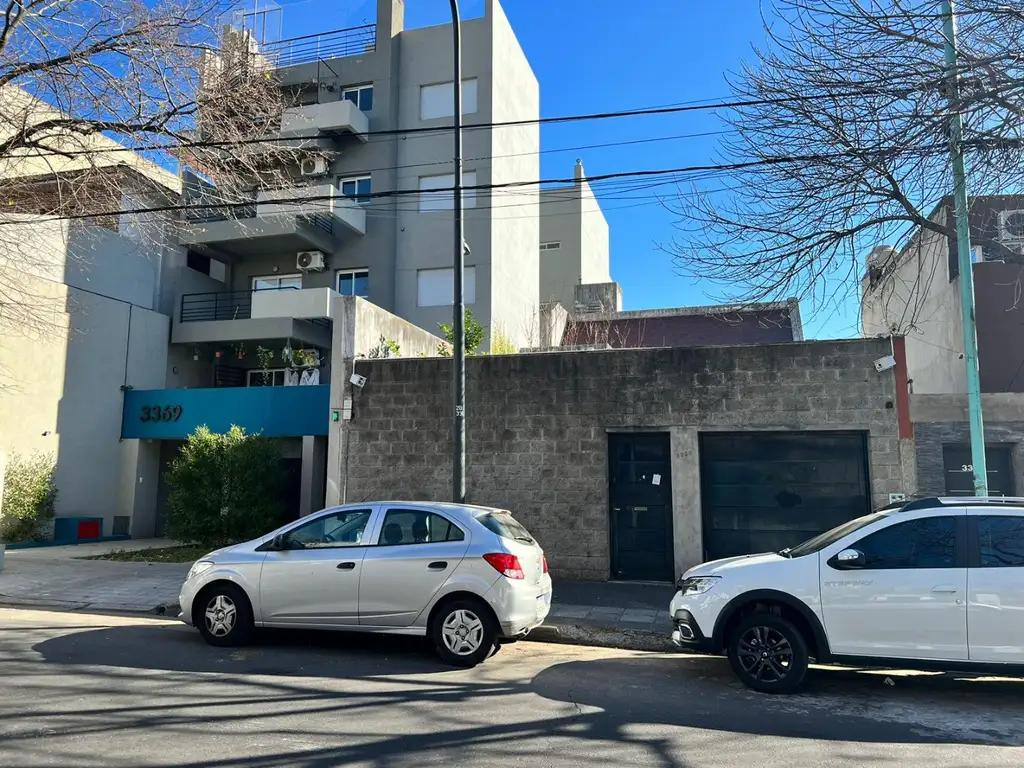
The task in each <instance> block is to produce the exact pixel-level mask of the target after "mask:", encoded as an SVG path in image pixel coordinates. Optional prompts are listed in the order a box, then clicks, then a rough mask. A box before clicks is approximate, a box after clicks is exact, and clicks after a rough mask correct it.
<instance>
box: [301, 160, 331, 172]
mask: <svg viewBox="0 0 1024 768" xmlns="http://www.w3.org/2000/svg"><path fill="white" fill-rule="evenodd" d="M327 170H328V166H327V158H326V157H304V158H303V159H302V161H301V162H300V163H299V173H301V174H302V175H303V176H326V175H327Z"/></svg>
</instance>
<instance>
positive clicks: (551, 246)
mask: <svg viewBox="0 0 1024 768" xmlns="http://www.w3.org/2000/svg"><path fill="white" fill-rule="evenodd" d="M561 247H562V243H561V242H560V241H558V240H553V241H552V242H550V243H541V244H540V249H541V250H542V251H557V250H559V249H561Z"/></svg>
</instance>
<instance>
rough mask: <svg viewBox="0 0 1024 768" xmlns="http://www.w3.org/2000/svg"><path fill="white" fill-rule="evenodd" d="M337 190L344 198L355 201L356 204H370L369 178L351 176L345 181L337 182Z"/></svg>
mask: <svg viewBox="0 0 1024 768" xmlns="http://www.w3.org/2000/svg"><path fill="white" fill-rule="evenodd" d="M338 189H340V190H341V194H343V195H344V196H345V197H347V198H350V199H351V200H355V201H356V202H357V203H368V202H370V177H369V176H353V177H351V178H347V179H339V180H338Z"/></svg>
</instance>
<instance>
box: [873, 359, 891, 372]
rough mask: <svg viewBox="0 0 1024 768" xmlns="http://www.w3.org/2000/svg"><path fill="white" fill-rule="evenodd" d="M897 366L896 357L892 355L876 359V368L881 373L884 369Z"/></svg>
mask: <svg viewBox="0 0 1024 768" xmlns="http://www.w3.org/2000/svg"><path fill="white" fill-rule="evenodd" d="M895 367H896V358H895V357H893V356H892V355H886V356H885V357H880V358H878V359H877V360H875V370H876V371H878V372H879V373H881V372H882V371H888V370H889V369H890V368H895Z"/></svg>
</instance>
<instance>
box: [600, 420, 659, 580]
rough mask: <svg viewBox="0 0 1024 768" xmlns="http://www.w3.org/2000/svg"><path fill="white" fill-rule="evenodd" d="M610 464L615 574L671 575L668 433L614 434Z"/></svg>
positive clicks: (625, 577)
mask: <svg viewBox="0 0 1024 768" xmlns="http://www.w3.org/2000/svg"><path fill="white" fill-rule="evenodd" d="M608 465H609V483H610V488H609V497H610V499H611V544H612V578H613V579H622V580H629V581H672V578H673V570H674V569H673V565H672V489H671V484H670V482H669V473H670V469H671V463H670V460H669V437H668V435H667V434H664V433H635V434H617V435H611V436H610V438H609V443H608Z"/></svg>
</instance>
